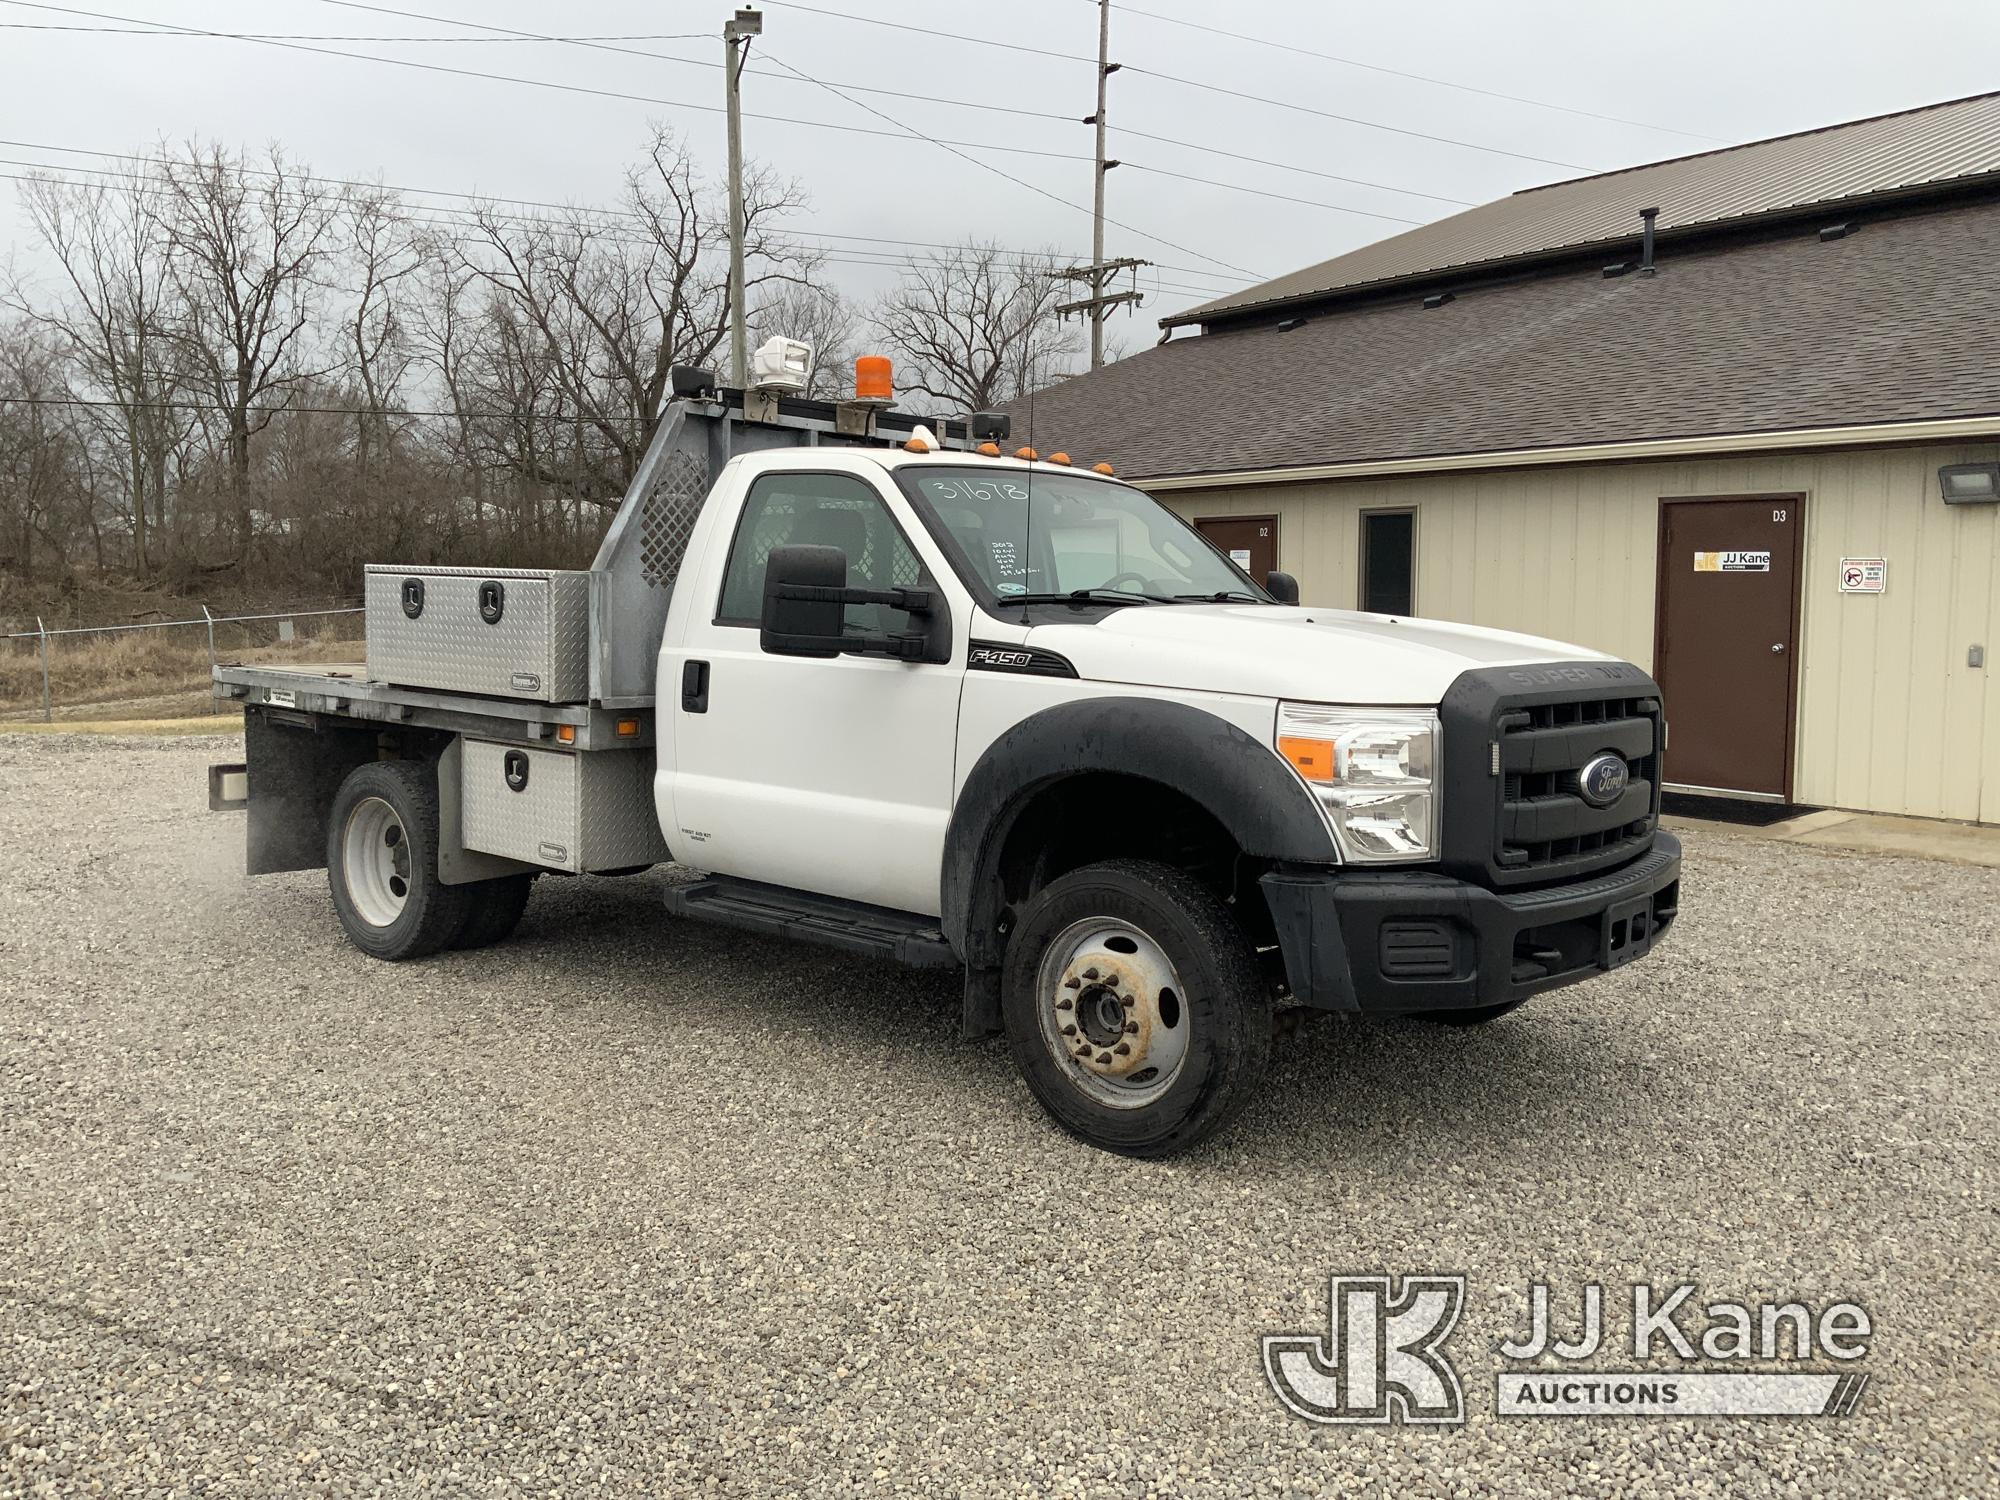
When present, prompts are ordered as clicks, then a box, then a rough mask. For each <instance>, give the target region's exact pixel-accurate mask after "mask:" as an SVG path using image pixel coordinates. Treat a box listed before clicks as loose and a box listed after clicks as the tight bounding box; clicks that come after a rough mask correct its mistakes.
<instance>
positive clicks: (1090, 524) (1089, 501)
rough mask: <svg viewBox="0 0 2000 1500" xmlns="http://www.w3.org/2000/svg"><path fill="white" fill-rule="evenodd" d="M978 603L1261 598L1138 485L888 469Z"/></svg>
mask: <svg viewBox="0 0 2000 1500" xmlns="http://www.w3.org/2000/svg"><path fill="white" fill-rule="evenodd" d="M898 478H900V479H901V480H902V481H903V483H904V484H905V486H906V487H907V488H908V489H909V490H910V492H911V493H912V495H913V497H914V498H916V499H917V501H918V503H919V508H920V509H927V510H928V511H929V512H930V513H931V515H932V516H933V517H934V518H935V520H936V522H937V524H938V526H939V527H940V528H941V529H942V530H943V532H944V533H945V535H946V536H948V537H949V538H950V541H951V542H952V543H953V544H955V545H954V547H953V550H954V551H956V552H957V553H958V555H959V561H960V563H961V571H963V572H965V573H966V574H967V580H966V581H967V582H968V583H970V584H971V585H972V586H973V588H974V589H975V590H976V591H977V592H979V593H981V594H983V595H984V596H985V602H987V603H989V604H990V603H1000V604H1005V603H1007V602H1008V601H1009V600H1015V601H1027V600H1035V599H1048V598H1051V597H1067V596H1071V595H1079V594H1081V595H1084V596H1086V597H1089V596H1091V595H1095V596H1096V600H1095V602H1100V603H1111V604H1115V603H1120V602H1128V603H1141V602H1146V601H1148V600H1150V601H1153V602H1158V603H1185V602H1193V601H1203V600H1209V599H1225V598H1233V599H1240V600H1245V601H1248V602H1251V603H1257V604H1263V603H1267V602H1269V597H1270V596H1269V595H1267V594H1266V593H1265V592H1264V591H1263V590H1262V589H1261V588H1259V587H1258V586H1257V585H1256V584H1254V583H1253V582H1252V581H1251V579H1250V576H1249V575H1248V574H1247V573H1245V572H1243V571H1242V570H1241V569H1239V568H1237V567H1236V566H1234V565H1233V564H1232V563H1230V562H1229V561H1228V560H1227V559H1226V558H1224V557H1223V556H1222V554H1221V553H1219V552H1217V551H1216V550H1215V548H1213V547H1212V546H1210V545H1209V544H1208V543H1207V542H1206V541H1204V540H1203V539H1202V537H1201V535H1200V534H1199V533H1198V532H1196V531H1195V530H1194V528H1193V527H1191V526H1189V525H1188V524H1187V522H1185V521H1183V520H1182V519H1181V518H1180V517H1179V516H1177V515H1175V514H1174V513H1173V512H1172V511H1170V510H1168V509H1167V508H1166V507H1165V506H1163V505H1161V504H1160V503H1159V502H1158V501H1157V500H1155V499H1153V497H1152V496H1150V495H1148V494H1146V493H1145V492H1144V491H1143V490H1136V489H1133V488H1132V487H1131V486H1130V485H1123V484H1110V483H1107V482H1106V481H1104V480H1102V479H1092V478H1088V477H1086V476H1084V475H1081V474H1051V473H1046V472H1044V471H1042V470H1039V469H1037V470H1033V471H1029V470H1026V469H1006V470H999V471H996V470H994V469H990V468H964V469H959V468H934V467H932V466H931V465H929V464H925V465H922V466H921V467H919V466H916V465H911V466H910V467H908V468H905V469H903V470H902V472H901V473H900V474H899V475H898Z"/></svg>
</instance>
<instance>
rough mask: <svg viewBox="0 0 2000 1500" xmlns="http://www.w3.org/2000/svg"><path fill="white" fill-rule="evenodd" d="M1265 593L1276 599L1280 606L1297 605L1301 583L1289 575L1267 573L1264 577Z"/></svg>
mask: <svg viewBox="0 0 2000 1500" xmlns="http://www.w3.org/2000/svg"><path fill="white" fill-rule="evenodd" d="M1264 592H1265V593H1267V594H1269V595H1270V596H1271V597H1272V598H1273V599H1276V600H1277V601H1278V602H1279V603H1280V604H1297V603H1298V602H1299V581H1298V579H1296V578H1294V577H1292V575H1291V574H1289V573H1277V572H1272V573H1266V574H1265V575H1264Z"/></svg>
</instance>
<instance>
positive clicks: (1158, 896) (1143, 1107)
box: [1002, 860, 1271, 1157]
mask: <svg viewBox="0 0 2000 1500" xmlns="http://www.w3.org/2000/svg"><path fill="white" fill-rule="evenodd" d="M1002 1010H1003V1015H1004V1018H1005V1021H1006V1027H1007V1040H1008V1044H1009V1046H1010V1047H1011V1049H1012V1051H1013V1054H1014V1062H1015V1065H1016V1066H1017V1067H1019V1068H1020V1070H1021V1074H1022V1076H1023V1077H1024V1078H1025V1079H1026V1080H1027V1083H1028V1087H1029V1089H1030V1090H1031V1091H1032V1092H1033V1093H1034V1095H1035V1097H1036V1099H1038V1100H1039V1101H1040V1102H1041V1104H1042V1107H1043V1108H1044V1109H1046V1110H1048V1112H1049V1113H1050V1114H1051V1115H1053V1116H1054V1117H1055V1119H1056V1121H1057V1123H1058V1124H1060V1125H1061V1126H1062V1127H1063V1128H1064V1129H1065V1130H1067V1131H1069V1132H1070V1133H1071V1134H1072V1135H1075V1136H1076V1137H1078V1138H1079V1139H1081V1140H1083V1141H1086V1142H1088V1143H1089V1144H1091V1145H1093V1146H1098V1147H1101V1148H1102V1149H1104V1150H1107V1151H1116V1152H1118V1153H1120V1154H1122V1155H1126V1156H1146V1157H1158V1156H1170V1155H1172V1154H1173V1153H1175V1152H1177V1151H1182V1150H1185V1149H1186V1148H1187V1147H1189V1146H1192V1145H1194V1144H1195V1143H1196V1142H1198V1141H1200V1140H1203V1139H1205V1138H1206V1137H1207V1136H1209V1135H1211V1134H1213V1133H1214V1132H1215V1131H1216V1130H1218V1129H1220V1128H1221V1127H1222V1126H1223V1125H1224V1124H1226V1123H1227V1122H1228V1120H1229V1119H1230V1118H1231V1117H1232V1116H1233V1115H1234V1114H1235V1113H1236V1112H1237V1111H1238V1110H1239V1109H1241V1108H1242V1107H1243V1105H1244V1103H1245V1102H1246V1100H1247V1099H1248V1098H1249V1095H1250V1091H1251V1089H1252V1088H1253V1087H1254V1086H1255V1085H1256V1083H1257V1080H1258V1079H1259V1078H1260V1077H1261V1076H1262V1075H1263V1072H1264V1067H1265V1064H1266V1063H1267V1062H1268V1061H1269V1058H1270V1053H1271V1001H1270V996H1269V994H1268V992H1267V989H1266V987H1265V986H1264V984H1263V983H1262V981H1261V980H1260V978H1259V976H1258V971H1257V960H1256V952H1255V950H1254V949H1253V948H1252V947H1251V945H1250V942H1249V940H1248V939H1247V938H1246V937H1245V936H1244V934H1243V930H1242V928H1241V927H1239V926H1238V925H1237V923H1236V920H1235V918H1234V917H1233V916H1231V914H1230V912H1229V908H1228V907H1226V906H1225V905H1223V903H1222V902H1221V901H1220V900H1219V899H1217V897H1216V896H1215V895H1214V893H1212V892H1211V891H1210V890H1209V889H1208V888H1207V887H1206V886H1204V885H1202V884H1201V883H1200V882H1198V881H1196V880H1195V879H1194V878H1193V877H1192V876H1189V875H1187V874H1184V873H1183V872H1181V871H1179V870H1176V869H1173V868H1172V867H1170V866H1167V865H1161V864H1154V863H1152V862H1150V861H1146V860H1111V861H1107V862H1106V863H1104V864H1097V865H1089V866H1086V867H1085V868H1083V869H1080V870H1074V871H1072V872H1070V873H1069V874H1067V875H1064V876H1062V877H1061V878H1060V879H1057V880H1054V881H1051V882H1050V883H1049V884H1048V885H1047V886H1045V887H1044V888H1043V889H1042V890H1041V891H1039V892H1037V893H1036V894H1035V896H1034V897H1033V898H1031V899H1030V900H1029V901H1028V903H1027V905H1026V906H1025V907H1024V908H1023V910H1022V912H1021V914H1020V920H1019V921H1018V923H1017V924H1016V926H1015V928H1014V931H1013V933H1012V934H1011V935H1010V937H1009V939H1008V944H1007V967H1006V983H1005V989H1004V993H1003V998H1002Z"/></svg>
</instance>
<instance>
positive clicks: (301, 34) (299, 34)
mask: <svg viewBox="0 0 2000 1500" xmlns="http://www.w3.org/2000/svg"><path fill="white" fill-rule="evenodd" d="M158 24H159V23H157V22H155V23H153V24H152V25H149V26H61V25H57V24H56V23H55V22H53V21H0V31H69V32H83V33H86V34H98V33H101V34H103V35H105V36H195V37H201V36H206V35H208V33H206V32H174V31H160V30H158V29H157V27H158ZM229 36H230V37H231V38H236V39H241V40H243V41H252V42H473V43H488V44H490V43H494V42H515V41H528V42H539V41H552V42H700V41H707V40H708V33H706V32H702V31H672V32H666V31H638V32H632V33H630V34H613V35H610V36H559V37H528V36H522V37H511V36H492V37H486V36H410V35H408V34H407V33H397V34H394V35H389V36H354V35H352V34H350V33H348V32H316V31H233V32H230V33H229ZM647 55H648V56H654V57H665V56H667V54H666V53H664V52H658V53H649V54H647ZM675 60H676V61H687V62H692V61H693V60H694V59H692V58H683V59H675ZM1057 118H1064V119H1066V118H1068V117H1067V116H1059V117H1057Z"/></svg>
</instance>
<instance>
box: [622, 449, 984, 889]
mask: <svg viewBox="0 0 2000 1500" xmlns="http://www.w3.org/2000/svg"><path fill="white" fill-rule="evenodd" d="M898 498H900V497H898ZM914 534H915V530H914V528H911V527H906V525H905V524H904V523H903V522H902V521H900V520H899V519H898V516H897V514H896V512H895V511H894V510H892V508H891V505H890V502H889V501H888V499H887V498H885V496H884V494H883V493H882V491H880V490H879V489H877V487H876V486H875V485H874V484H872V483H871V482H870V481H869V480H867V479H865V478H863V477H861V476H860V475H857V474H854V473H851V472H837V471H831V470H830V471H826V472H816V471H806V470H781V471H777V472H770V473H765V474H763V475H761V476H759V477H758V478H757V479H755V480H753V481H752V482H751V484H750V487H749V491H748V493H747V495H746V496H745V498H744V503H743V507H742V510H741V512H740V513H739V515H738V517H737V520H736V525H735V529H734V535H733V536H732V537H730V538H729V539H728V544H727V553H726V561H725V563H724V565H723V568H722V569H721V576H720V581H719V584H718V581H717V571H716V569H715V568H714V566H713V565H712V564H711V565H709V566H707V567H705V568H704V569H702V571H701V575H700V580H701V581H700V582H699V583H698V585H697V586H698V587H701V588H704V589H707V590H709V591H711V597H710V598H708V599H706V600H699V599H698V600H694V601H691V603H693V604H694V606H695V607H694V609H693V610H691V611H690V614H689V616H688V621H689V623H688V625H687V628H686V630H685V631H684V632H683V634H682V636H681V638H680V639H679V640H677V641H669V642H668V643H667V645H666V647H665V649H664V651H663V653H662V667H663V670H662V672H661V686H662V689H663V694H662V697H661V700H660V708H661V712H662V715H663V716H664V715H665V714H667V713H672V714H673V716H674V733H673V740H672V743H673V751H672V754H673V767H672V773H671V774H672V789H671V790H672V797H671V800H670V802H668V803H667V805H668V806H671V808H672V816H673V820H674V822H675V824H676V825H677V826H676V827H674V828H671V829H669V830H668V832H669V841H670V842H671V843H672V845H673V848H674V853H675V856H676V857H677V858H678V859H680V860H682V861H683V862H684V863H687V864H690V865H693V866H694V867H695V868H697V869H702V870H706V871H709V872H711V873H713V874H717V875H733V876H737V877H739V878H741V879H745V880H758V881H764V882H767V883H770V884H775V885H783V886H790V887H792V888H794V889H798V890H806V891H815V892H819V893H821V894H824V895H830V896H840V897H844V898H846V899H848V900H853V901H866V902H869V903H871V904H873V905H876V906H888V907H894V908H896V909H897V910H901V911H914V912H920V913H923V914H925V915H933V916H934V915H936V914H937V912H938V911H939V909H940V901H939V896H938V871H939V868H940V865H941V862H942V860H943V856H944V834H945V824H946V822H947V821H948V820H949V818H950V816H951V797H952V763H953V755H954V750H955V745H956V740H957V723H958V697H959V688H960V684H961V682H962V681H963V678H964V671H965V642H964V628H963V627H964V619H963V616H964V610H963V608H961V609H960V610H959V615H960V619H959V621H958V622H957V623H958V626H959V628H957V629H955V630H954V631H953V658H954V659H953V661H952V662H951V663H950V664H949V665H940V664H934V663H920V662H903V661H892V660H889V659H888V658H886V657H879V656H839V657H835V658H833V659H831V660H828V659H825V658H816V657H796V656H772V655H767V654H765V653H764V652H763V651H761V650H760V649H759V648H758V639H757V630H758V616H759V613H760V611H761V609H762V605H763V596H764V564H765V560H766V559H767V558H768V557H769V555H770V552H771V549H772V548H773V547H778V546H784V545H787V544H791V543H812V544H817V545H822V546H826V545H830V546H836V547H839V548H840V549H841V550H842V551H844V552H845V553H846V554H847V559H848V572H847V577H848V582H849V584H850V585H851V586H853V587H856V588H876V589H886V588H890V587H892V586H894V585H897V584H915V583H918V582H920V581H921V582H929V583H933V584H934V583H935V582H936V581H937V580H936V577H935V575H934V573H933V568H932V566H931V565H929V564H926V562H925V561H924V559H923V554H921V553H920V552H919V551H918V549H917V548H916V547H915V546H913V545H912V541H911V538H912V536H913V535H914ZM719 540H720V539H718V541H719ZM711 551H712V549H711ZM946 597H947V596H946V595H945V594H944V593H943V592H942V591H941V592H940V598H941V599H943V598H946ZM943 607H949V605H948V604H947V605H945V606H943ZM847 624H848V627H849V629H850V630H856V631H866V632H869V633H879V632H884V631H892V630H903V629H908V628H910V627H909V621H908V619H907V617H906V616H904V615H903V614H902V613H901V612H899V611H895V610H891V609H889V608H888V607H886V606H882V605H852V606H849V609H848V619H847ZM669 695H671V696H669ZM665 739H666V737H665V736H664V735H663V736H662V741H663V743H664V742H665Z"/></svg>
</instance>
